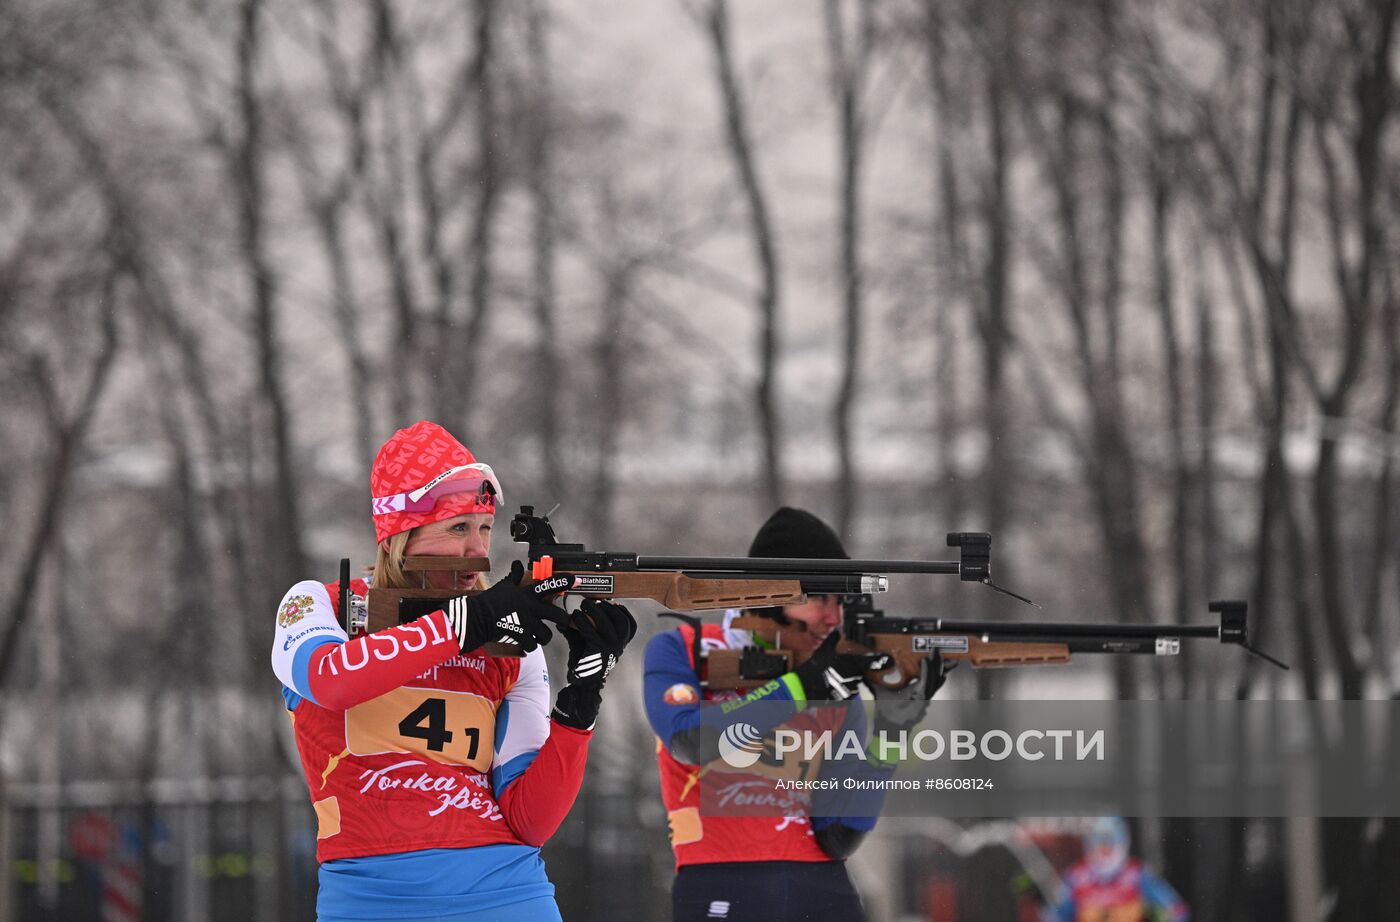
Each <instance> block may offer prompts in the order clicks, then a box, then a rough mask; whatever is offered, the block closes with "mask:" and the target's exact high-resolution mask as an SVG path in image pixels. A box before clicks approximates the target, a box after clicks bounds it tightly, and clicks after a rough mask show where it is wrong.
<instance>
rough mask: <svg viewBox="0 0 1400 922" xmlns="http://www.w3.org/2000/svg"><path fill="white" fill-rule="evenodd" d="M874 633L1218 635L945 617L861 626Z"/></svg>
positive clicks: (1215, 629) (1205, 628)
mask: <svg viewBox="0 0 1400 922" xmlns="http://www.w3.org/2000/svg"><path fill="white" fill-rule="evenodd" d="M863 627H864V629H865V630H866V631H869V632H871V633H875V634H891V633H899V634H934V633H944V634H976V635H978V636H985V637H996V638H999V639H1011V638H1016V639H1023V640H1024V639H1042V638H1045V639H1068V638H1089V637H1122V638H1135V639H1155V638H1158V637H1210V638H1216V637H1219V636H1220V625H1218V624H1083V623H1080V622H1073V621H1068V622H1066V621H1005V622H999V621H954V620H951V619H948V618H911V619H907V620H906V619H903V618H874V619H871V620H869V621H867V622H866V623H865V624H864V625H863Z"/></svg>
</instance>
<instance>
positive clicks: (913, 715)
mask: <svg viewBox="0 0 1400 922" xmlns="http://www.w3.org/2000/svg"><path fill="white" fill-rule="evenodd" d="M953 665H955V664H953ZM951 668H952V665H945V664H944V662H943V652H942V651H941V650H935V651H933V654H932V655H931V656H926V657H924V659H923V661H922V662H921V663H920V664H919V675H918V676H917V677H916V678H915V679H914V681H912V682H910V683H909V684H908V685H906V686H904V687H903V688H889V687H887V686H884V685H882V684H881V683H880V682H878V681H877V682H867V683H866V684H867V685H868V686H870V691H871V692H872V693H873V694H874V695H875V732H876V733H880V732H890V733H891V734H895V735H897V734H898V733H899V732H900V731H904V730H910V729H912V728H913V727H914V726H915V725H917V724H918V722H919V721H921V720H923V719H924V715H925V714H927V713H928V703H929V699H931V698H932V697H933V696H934V695H936V694H938V690H939V689H940V688H942V687H943V683H944V682H946V681H948V671H949V669H951Z"/></svg>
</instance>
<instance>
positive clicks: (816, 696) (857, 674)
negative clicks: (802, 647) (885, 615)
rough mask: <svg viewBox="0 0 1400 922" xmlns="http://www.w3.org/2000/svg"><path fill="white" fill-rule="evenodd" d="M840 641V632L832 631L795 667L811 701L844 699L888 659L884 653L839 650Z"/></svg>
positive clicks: (803, 690)
mask: <svg viewBox="0 0 1400 922" xmlns="http://www.w3.org/2000/svg"><path fill="white" fill-rule="evenodd" d="M840 641H841V632H840V631H839V630H837V631H832V632H831V633H830V634H828V635H826V639H825V640H823V641H822V643H821V646H819V647H817V648H816V649H815V650H813V651H812V655H811V657H809V658H808V660H807V662H805V663H803V664H802V665H801V666H798V667H797V668H796V669H794V670H793V671H792V675H794V676H796V677H797V681H799V682H801V683H802V692H803V694H805V695H806V696H807V700H808V701H845V700H846V699H847V698H849V697H851V696H852V695H854V694H856V692H857V690H858V689H859V688H860V681H861V679H862V678H863V677H864V676H865V673H866V672H868V671H869V670H871V669H883V668H885V666H886V665H887V664H888V662H889V659H890V657H889V655H888V654H885V653H837V652H836V645H837V644H838V643H840Z"/></svg>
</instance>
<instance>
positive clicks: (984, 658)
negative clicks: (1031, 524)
mask: <svg viewBox="0 0 1400 922" xmlns="http://www.w3.org/2000/svg"><path fill="white" fill-rule="evenodd" d="M1209 609H1210V611H1211V612H1213V613H1216V614H1218V615H1219V616H1220V620H1219V623H1218V624H1084V623H1078V622H1045V621H1040V622H1014V621H961V620H955V619H952V618H890V617H886V616H885V615H884V614H883V613H882V612H880V611H878V610H876V608H875V604H874V597H873V596H871V595H868V594H867V595H862V596H859V597H856V598H853V599H850V600H848V602H847V606H846V609H845V614H844V620H843V624H842V637H841V641H840V642H839V643H838V644H837V645H836V650H837V652H839V653H887V654H889V655H890V657H891V659H890V660H889V665H888V666H887V667H886V668H884V669H880V670H875V671H872V672H870V673H868V674H867V675H866V678H867V680H868V681H870V682H872V683H878V684H880V685H883V686H885V687H887V688H903V687H904V686H906V685H908V684H909V683H910V682H912V681H914V679H915V678H917V677H918V675H919V667H920V664H921V661H922V660H923V659H924V658H926V657H928V656H931V655H932V654H933V653H935V652H938V653H939V654H941V655H942V657H943V659H944V661H945V662H947V663H950V664H955V663H959V662H965V663H967V664H968V665H970V666H972V667H973V668H974V669H986V668H992V667H1010V666H1048V665H1056V664H1061V663H1068V662H1069V661H1070V659H1071V657H1072V656H1073V655H1074V654H1076V653H1125V654H1149V655H1156V656H1175V655H1177V654H1178V653H1180V652H1181V642H1182V641H1183V640H1193V639H1207V640H1218V641H1219V642H1220V643H1222V644H1233V645H1235V646H1239V647H1243V648H1244V650H1245V651H1246V652H1248V653H1250V654H1252V655H1254V656H1257V657H1259V658H1261V659H1263V660H1265V661H1267V662H1269V663H1272V664H1273V665H1275V666H1278V667H1279V668H1281V669H1287V668H1288V666H1287V665H1285V664H1284V663H1282V662H1280V661H1279V660H1277V659H1275V658H1274V657H1272V656H1270V655H1269V654H1267V653H1264V652H1263V651H1262V650H1259V649H1257V648H1255V647H1253V646H1251V645H1250V643H1249V637H1248V604H1247V603H1245V602H1240V601H1216V602H1211V603H1210V605H1209ZM730 627H733V628H738V629H741V630H747V631H749V632H750V633H751V634H752V636H753V637H754V638H755V639H756V640H758V641H759V642H760V643H761V644H762V646H760V645H757V644H756V645H754V646H751V647H745V648H743V649H739V650H711V651H709V653H708V655H707V656H706V658H705V659H706V663H707V667H708V668H707V670H706V671H707V676H706V679H707V680H706V682H705V685H706V687H707V688H711V689H721V688H733V689H741V690H742V689H747V688H752V687H754V686H757V685H761V684H763V683H765V682H767V681H769V680H771V679H774V678H777V677H778V676H780V675H782V674H783V673H785V672H788V671H790V670H791V669H792V668H793V667H794V666H795V665H798V663H797V661H796V656H795V655H794V652H793V651H792V650H789V649H785V648H784V647H783V635H784V634H791V633H794V632H795V633H803V632H805V631H806V630H807V626H806V625H805V624H803V623H802V622H792V623H789V624H780V623H778V622H777V621H775V620H774V619H772V618H767V617H764V616H762V615H740V616H739V617H737V618H735V619H733V620H732V621H731V622H730Z"/></svg>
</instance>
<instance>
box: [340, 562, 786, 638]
mask: <svg viewBox="0 0 1400 922" xmlns="http://www.w3.org/2000/svg"><path fill="white" fill-rule="evenodd" d="M488 569H490V561H488V560H487V559H486V558H484V557H409V558H406V559H405V560H404V571H405V572H408V573H418V574H426V573H433V572H436V573H444V572H450V573H454V574H460V573H466V574H470V577H469V578H468V579H466V580H463V582H465V583H470V582H472V581H474V579H475V576H476V574H478V573H484V572H486V571H487V570H488ZM566 574H575V575H578V576H581V577H584V578H585V579H584V583H583V585H581V586H578V587H575V589H573V590H570V593H569V594H571V595H581V596H586V597H588V598H593V599H651V600H652V601H655V602H657V603H659V604H661V605H664V606H665V607H666V608H669V609H671V610H672V611H705V610H709V609H721V608H741V609H742V608H764V607H767V606H770V605H791V604H795V603H798V602H801V601H802V600H803V598H804V596H803V593H802V585H801V583H800V582H798V581H797V580H791V579H696V578H694V577H690V576H686V575H685V574H684V573H680V572H670V573H667V572H614V573H596V572H592V571H590V572H587V573H584V572H579V571H570V570H566V569H556V570H555V571H554V575H555V576H562V575H566ZM422 582H423V583H426V578H422ZM533 584H534V582H533V581H532V580H526V581H525V582H524V584H523V585H526V586H530V585H533ZM479 591H481V590H478V589H465V588H464V589H460V590H457V589H437V588H430V587H427V586H426V585H422V586H420V587H419V588H413V589H374V588H371V589H370V590H369V597H368V599H367V606H368V607H367V619H366V627H367V630H368V631H369V632H370V633H373V632H374V631H382V630H384V629H386V628H391V627H394V626H396V625H399V624H403V623H405V622H407V621H412V620H413V619H415V618H418V617H421V616H422V615H425V614H429V613H430V612H432V611H434V610H436V608H440V607H441V605H437V606H434V605H432V604H431V603H434V602H439V603H444V604H445V603H446V602H448V601H449V600H451V599H455V598H460V597H461V596H467V595H475V594H476V593H477V592H479ZM405 601H408V602H409V604H407V605H405V604H404V602H405ZM560 615H561V616H562V615H563V612H562V611H561V612H560ZM484 650H485V652H486V653H487V654H489V655H491V656H519V655H520V654H519V648H517V647H515V646H512V645H510V644H497V643H488V644H487V645H486V646H485V647H484Z"/></svg>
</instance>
